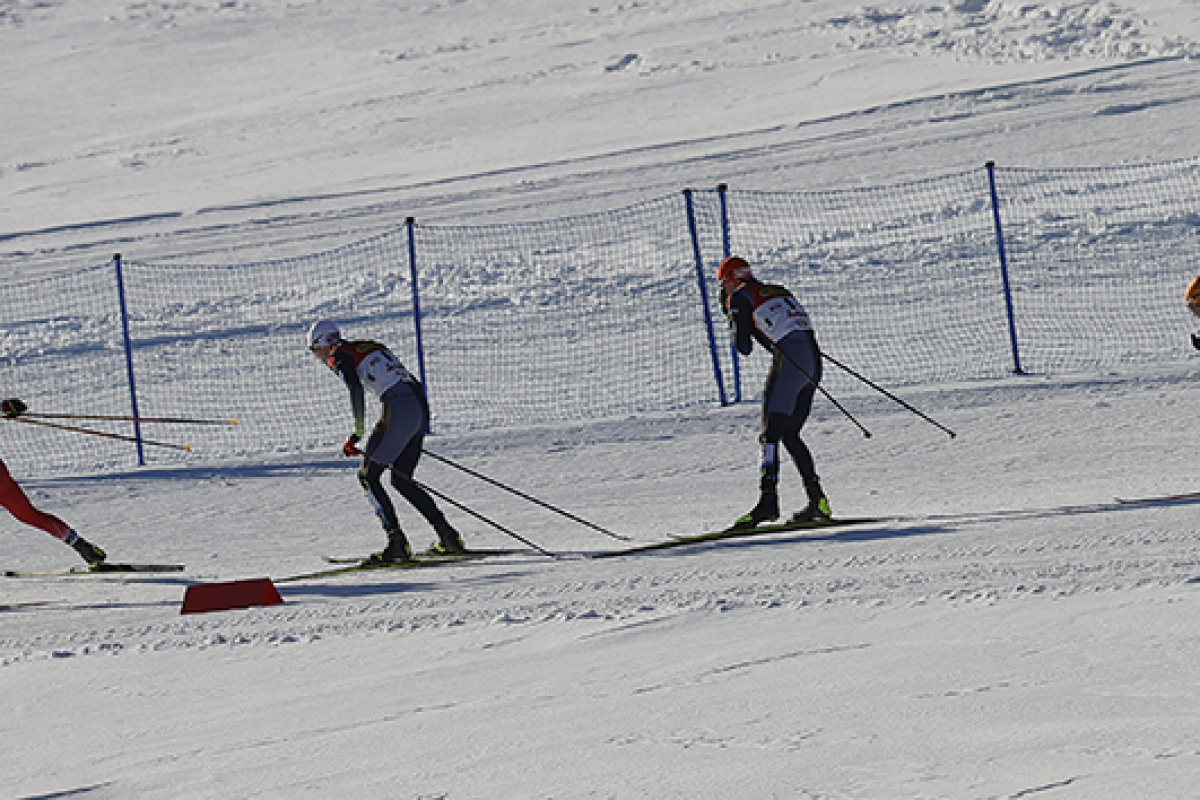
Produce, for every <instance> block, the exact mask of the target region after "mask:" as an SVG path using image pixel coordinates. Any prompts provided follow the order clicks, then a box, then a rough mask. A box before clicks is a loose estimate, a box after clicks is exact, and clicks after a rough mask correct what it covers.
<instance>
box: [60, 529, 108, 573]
mask: <svg viewBox="0 0 1200 800" xmlns="http://www.w3.org/2000/svg"><path fill="white" fill-rule="evenodd" d="M67 544H69V545H70V546H71V547H72V548H74V550H75V552H76V553H79V556H80V558H82V559H83V560H84V561H86V562H87V563H88V566H90V567H94V566H96V565H97V564H102V563H104V559H106V558H108V553H105V552H104V551H103V550H101V549H100V548H99V547H97V546H96V545H94V544H92V543H91V542H89V541H88V540H87V539H84V538H83V537H82V536H80V535H79V534H78V533H76V532H75V531H71V535H70V536H68V537H67Z"/></svg>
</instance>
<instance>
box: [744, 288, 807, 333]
mask: <svg viewBox="0 0 1200 800" xmlns="http://www.w3.org/2000/svg"><path fill="white" fill-rule="evenodd" d="M754 325H755V327H757V328H758V329H759V330H760V331H762V333H763V335H765V336H766V337H767V338H768V339H770V340H771V341H772V342H778V341H779V340H780V339H782V338H783V337H785V336H787V335H788V334H789V333H792V332H793V331H811V330H812V329H813V327H812V321H811V320H810V319H809V318H808V312H807V311H805V310H804V306H802V305H800V303H798V302H796V298H794V297H791V296H786V297H772V298H771V299H770V300H767V301H766V302H764V303H763V304H762V305H760V306H759V307H758V308H756V309H754Z"/></svg>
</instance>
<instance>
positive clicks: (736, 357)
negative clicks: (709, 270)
mask: <svg viewBox="0 0 1200 800" xmlns="http://www.w3.org/2000/svg"><path fill="white" fill-rule="evenodd" d="M727 191H729V184H727V183H718V184H717V197H718V198H719V199H720V201H721V254H722V258H729V257H730V256H731V255H733V248H732V247H731V246H730V244H729V201H728V199H727V198H726V196H725V193H726V192H727ZM729 358H730V364H731V365H732V366H733V402H735V403H740V402H742V359H741V354H740V353H739V352H738V350H737V345H736V344H734V343H733V341H732V340H730V342H729Z"/></svg>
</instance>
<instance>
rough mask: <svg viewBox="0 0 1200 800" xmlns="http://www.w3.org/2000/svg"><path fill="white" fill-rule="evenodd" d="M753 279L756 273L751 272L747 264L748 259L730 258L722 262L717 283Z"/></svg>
mask: <svg viewBox="0 0 1200 800" xmlns="http://www.w3.org/2000/svg"><path fill="white" fill-rule="evenodd" d="M753 277H754V273H752V272H751V271H750V265H749V264H747V263H746V259H744V258H741V257H739V256H730V257H729V258H727V259H725V260H724V261H722V262H721V266H719V267H717V283H729V282H730V281H748V280H751V279H752V278H753Z"/></svg>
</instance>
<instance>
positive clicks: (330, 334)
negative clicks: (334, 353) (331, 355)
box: [308, 319, 342, 350]
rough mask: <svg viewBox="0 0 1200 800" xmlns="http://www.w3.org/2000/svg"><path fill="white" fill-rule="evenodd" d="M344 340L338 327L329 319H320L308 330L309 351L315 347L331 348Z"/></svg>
mask: <svg viewBox="0 0 1200 800" xmlns="http://www.w3.org/2000/svg"><path fill="white" fill-rule="evenodd" d="M341 340H342V333H341V331H339V330H338V326H337V325H335V324H333V323H332V322H330V321H329V320H327V319H320V320H317V321H316V322H314V323H313V326H312V327H311V328H309V329H308V349H309V350H311V349H312V348H314V347H329V346H331V345H335V344H337V343H338V342H340V341H341Z"/></svg>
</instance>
